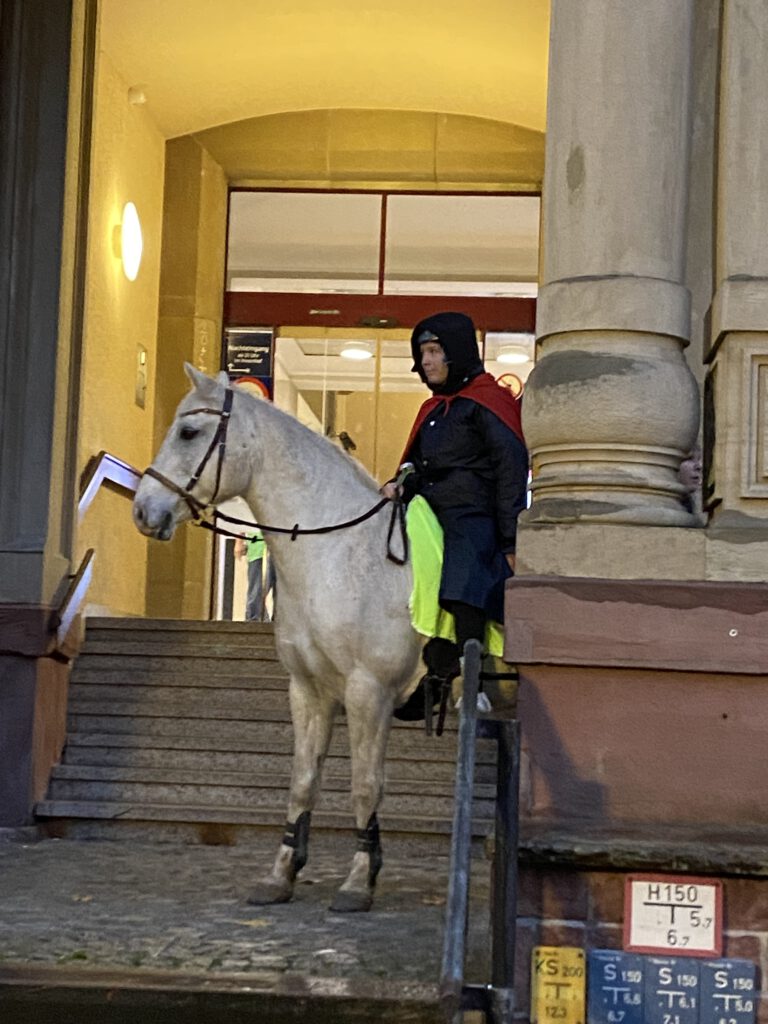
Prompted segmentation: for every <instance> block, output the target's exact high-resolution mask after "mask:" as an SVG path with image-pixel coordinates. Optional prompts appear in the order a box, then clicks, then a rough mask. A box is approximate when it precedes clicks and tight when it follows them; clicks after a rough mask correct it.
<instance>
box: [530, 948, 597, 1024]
mask: <svg viewBox="0 0 768 1024" xmlns="http://www.w3.org/2000/svg"><path fill="white" fill-rule="evenodd" d="M586 973H587V972H586V970H585V968H584V950H583V949H576V948H574V947H571V946H534V948H533V955H532V957H531V1024H584V1001H585V980H586Z"/></svg>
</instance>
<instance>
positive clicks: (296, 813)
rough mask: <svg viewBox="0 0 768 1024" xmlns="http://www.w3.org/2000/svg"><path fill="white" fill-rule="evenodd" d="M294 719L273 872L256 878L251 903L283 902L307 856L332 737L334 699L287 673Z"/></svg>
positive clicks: (289, 893)
mask: <svg viewBox="0 0 768 1024" xmlns="http://www.w3.org/2000/svg"><path fill="white" fill-rule="evenodd" d="M289 695H290V700H291V718H292V719H293V771H292V774H291V791H290V796H289V799H288V824H287V825H286V829H285V834H284V835H283V841H282V843H281V844H280V849H279V850H278V852H277V857H276V858H275V863H274V864H273V865H272V870H271V872H270V873H269V874H268V875H267V876H266V877H265V878H263V879H261V880H260V881H258V882H257V883H256V886H255V888H254V890H253V892H252V893H251V895H250V896H249V897H248V902H249V903H255V904H257V905H258V904H261V905H263V904H267V903H285V902H287V901H288V900H289V899H290V898H291V896H292V895H293V883H294V880H295V878H296V876H297V875H298V873H299V871H301V869H302V868H303V867H304V865H305V864H306V862H307V849H308V846H309V824H310V818H311V814H312V808H313V807H314V805H315V802H316V800H317V795H318V792H319V790H320V777H321V772H322V767H323V762H324V760H325V755H326V753H327V752H328V746H329V744H330V742H331V733H332V731H333V718H334V714H335V711H336V705H335V703H334V702H333V701H332V700H331V699H330V698H328V699H323V697H322V696H320V695H319V694H318V693H317V691H316V690H315V688H314V687H311V686H308V685H306V684H305V683H303V682H302V681H301V680H299V679H297V678H296V677H295V676H291V683H290V688H289Z"/></svg>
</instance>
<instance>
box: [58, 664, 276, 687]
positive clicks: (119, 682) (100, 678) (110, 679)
mask: <svg viewBox="0 0 768 1024" xmlns="http://www.w3.org/2000/svg"><path fill="white" fill-rule="evenodd" d="M233 681H234V682H236V683H237V684H238V685H239V686H241V687H248V688H249V689H254V688H258V689H260V690H280V691H282V692H283V693H287V692H288V673H287V672H284V671H283V670H282V666H281V665H280V664H279V663H275V664H274V665H272V664H270V666H269V671H268V672H265V671H263V670H259V671H253V672H251V673H250V674H246V675H240V676H235V675H233V674H232V673H231V672H230V671H228V668H227V667H226V666H225V667H223V668H222V669H221V670H220V671H219V672H217V673H215V674H211V673H205V674H203V673H200V672H196V671H194V668H193V669H192V670H188V671H180V672H177V671H176V666H175V664H174V663H173V662H170V663H169V665H168V668H167V669H166V670H165V671H163V672H135V671H134V672H126V671H124V670H123V669H119V668H118V669H106V670H105V669H100V668H98V666H94V665H91V664H90V663H89V662H87V661H84V662H83V664H82V665H80V664H79V663H76V667H75V669H74V670H73V672H72V675H71V677H70V684H71V686H74V685H75V684H80V683H83V684H89V685H90V684H97V685H104V686H114V687H115V688H119V687H121V686H143V687H148V688H149V687H154V686H192V687H199V688H208V689H223V688H226V687H230V686H232V684H233Z"/></svg>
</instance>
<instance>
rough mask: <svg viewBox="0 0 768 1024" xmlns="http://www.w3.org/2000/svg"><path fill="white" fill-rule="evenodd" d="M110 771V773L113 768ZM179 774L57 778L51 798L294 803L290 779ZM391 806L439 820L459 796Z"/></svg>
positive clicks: (337, 803)
mask: <svg viewBox="0 0 768 1024" xmlns="http://www.w3.org/2000/svg"><path fill="white" fill-rule="evenodd" d="M107 770H108V769H107ZM174 775H175V773H173V772H169V778H168V779H167V780H161V781H158V782H152V781H132V780H122V779H74V780H70V779H56V778H54V779H52V780H51V783H50V787H49V790H48V794H47V799H49V800H62V801H69V800H82V801H88V802H90V801H96V802H102V801H110V802H114V801H120V802H124V803H129V804H131V805H133V806H134V808H135V809H136V810H139V808H140V807H141V806H143V805H144V804H154V805H157V806H160V805H169V806H173V805H176V804H185V805H188V806H200V807H218V808H222V809H223V808H226V809H227V810H230V809H235V808H249V807H283V808H284V807H285V806H286V804H287V802H288V787H287V781H288V780H287V779H283V780H281V782H282V783H283V784H282V785H280V786H270V785H263V784H262V782H261V779H258V780H256V784H250V785H244V784H240V785H226V784H223V783H221V782H220V781H219V777H218V776H216V777H215V778H214V779H211V780H210V782H208V783H205V782H176V781H173V776H174ZM351 806H352V795H351V793H350V791H349V788H348V787H347V786H344V787H343V788H339V789H331V788H329V787H328V786H325V787H323V789H322V791H321V793H320V796H319V798H318V808H319V809H322V810H331V811H344V810H347V809H349V808H351ZM386 806H387V807H389V808H390V809H391V810H392V812H393V813H395V814H398V815H405V816H407V815H414V816H417V815H419V814H423V813H424V812H425V809H427V808H428V813H429V815H430V816H431V817H435V818H442V817H445V818H450V817H451V816H452V815H453V806H454V801H453V792H452V789H451V787H448V793H447V794H446V793H443V794H439V793H434V792H432V791H430V792H429V793H423V792H419V793H413V792H403V793H398V792H389V793H388V794H387V796H386ZM474 811H475V813H476V814H477V815H478V816H479V817H488V818H490V817H492V816H493V813H494V803H493V801H492V800H491V799H477V800H475V802H474Z"/></svg>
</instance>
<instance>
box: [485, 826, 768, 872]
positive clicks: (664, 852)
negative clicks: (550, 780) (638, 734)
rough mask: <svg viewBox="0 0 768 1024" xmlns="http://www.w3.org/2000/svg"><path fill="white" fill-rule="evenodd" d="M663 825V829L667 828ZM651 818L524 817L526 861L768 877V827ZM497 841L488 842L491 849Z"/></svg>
mask: <svg viewBox="0 0 768 1024" xmlns="http://www.w3.org/2000/svg"><path fill="white" fill-rule="evenodd" d="M661 830H662V826H658V828H657V831H661ZM653 831H654V830H653V829H652V828H651V827H649V825H648V823H638V824H636V825H629V824H625V825H620V824H617V823H616V822H613V823H612V824H611V825H610V826H609V827H605V828H595V827H593V828H589V827H587V828H574V829H572V830H570V831H569V830H568V828H567V826H562V827H553V826H547V825H545V824H535V823H526V822H523V823H522V826H521V839H520V863H521V864H525V865H530V866H535V867H553V866H559V867H564V868H565V867H570V868H579V869H584V868H589V869H593V870H611V871H626V870H629V871H668V872H674V873H683V874H703V875H718V876H724V877H731V876H733V877H751V878H766V877H768V829H753V830H750V831H742V832H737V831H736V830H733V829H723V830H715V829H707V828H706V827H701V828H699V827H696V828H693V827H691V828H685V827H680V826H670V825H668V824H665V825H664V826H663V832H664V836H663V837H661V836H659V835H654V834H653ZM492 849H493V840H492V839H489V840H488V841H487V842H486V851H487V852H491V851H492Z"/></svg>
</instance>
